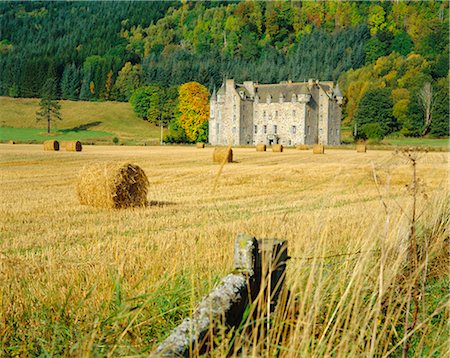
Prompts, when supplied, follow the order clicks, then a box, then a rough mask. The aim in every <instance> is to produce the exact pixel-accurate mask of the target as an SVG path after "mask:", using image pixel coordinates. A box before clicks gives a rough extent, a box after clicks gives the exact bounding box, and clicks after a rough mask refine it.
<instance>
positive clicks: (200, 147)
mask: <svg viewBox="0 0 450 358" xmlns="http://www.w3.org/2000/svg"><path fill="white" fill-rule="evenodd" d="M196 147H197V148H199V149H202V148H205V143H197V144H196Z"/></svg>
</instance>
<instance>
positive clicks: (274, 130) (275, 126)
mask: <svg viewBox="0 0 450 358" xmlns="http://www.w3.org/2000/svg"><path fill="white" fill-rule="evenodd" d="M277 130H278V126H277V125H276V124H274V125H273V133H275V134H277Z"/></svg>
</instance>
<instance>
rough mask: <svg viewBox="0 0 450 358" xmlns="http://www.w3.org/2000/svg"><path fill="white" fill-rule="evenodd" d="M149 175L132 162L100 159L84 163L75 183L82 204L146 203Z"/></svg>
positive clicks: (101, 205)
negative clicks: (101, 161)
mask: <svg viewBox="0 0 450 358" xmlns="http://www.w3.org/2000/svg"><path fill="white" fill-rule="evenodd" d="M148 185H149V182H148V179H147V176H146V175H145V172H144V171H143V170H142V169H141V168H140V167H138V166H137V165H133V164H128V163H126V164H118V163H115V162H107V163H97V164H93V165H90V166H86V167H84V168H83V169H82V170H81V172H80V174H79V176H78V182H77V186H76V190H77V194H78V199H79V200H80V204H83V205H90V206H94V207H98V208H128V207H136V206H145V205H146V204H147V191H148Z"/></svg>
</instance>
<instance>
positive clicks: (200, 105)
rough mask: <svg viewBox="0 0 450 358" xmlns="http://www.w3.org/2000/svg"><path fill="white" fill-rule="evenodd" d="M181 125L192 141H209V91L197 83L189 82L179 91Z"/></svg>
mask: <svg viewBox="0 0 450 358" xmlns="http://www.w3.org/2000/svg"><path fill="white" fill-rule="evenodd" d="M178 99H179V102H178V111H179V113H180V117H179V123H180V125H181V126H182V127H183V129H184V130H185V132H186V135H187V137H188V139H189V140H191V141H194V142H195V141H204V140H206V139H207V133H206V131H205V129H204V128H205V123H206V122H208V118H209V103H208V90H207V89H206V87H205V86H202V85H201V84H200V83H197V82H188V83H185V84H183V85H181V86H180V87H179V89H178Z"/></svg>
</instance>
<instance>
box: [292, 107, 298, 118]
mask: <svg viewBox="0 0 450 358" xmlns="http://www.w3.org/2000/svg"><path fill="white" fill-rule="evenodd" d="M296 115H297V112H296V111H295V109H294V110H293V111H292V117H294V118H295V116H296Z"/></svg>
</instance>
